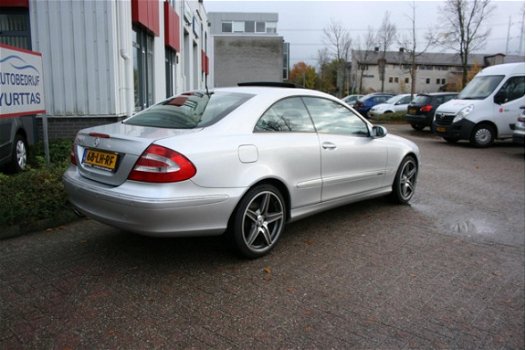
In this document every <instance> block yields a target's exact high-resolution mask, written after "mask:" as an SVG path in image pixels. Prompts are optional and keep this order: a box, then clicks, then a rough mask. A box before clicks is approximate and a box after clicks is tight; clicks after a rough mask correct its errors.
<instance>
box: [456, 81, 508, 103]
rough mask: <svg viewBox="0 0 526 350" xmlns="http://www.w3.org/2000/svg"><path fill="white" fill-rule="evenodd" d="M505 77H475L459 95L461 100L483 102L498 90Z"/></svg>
mask: <svg viewBox="0 0 526 350" xmlns="http://www.w3.org/2000/svg"><path fill="white" fill-rule="evenodd" d="M502 79H504V75H486V76H478V77H475V78H474V79H473V80H472V81H470V82H469V84H468V85H466V87H465V88H464V90H462V92H460V94H459V95H458V97H457V98H458V99H459V100H483V99H485V98H486V97H488V96H489V95H491V93H492V92H493V91H494V90H495V89H496V88H497V86H498V85H499V84H500V82H501V81H502Z"/></svg>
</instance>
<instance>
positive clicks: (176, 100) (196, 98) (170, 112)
mask: <svg viewBox="0 0 526 350" xmlns="http://www.w3.org/2000/svg"><path fill="white" fill-rule="evenodd" d="M253 96H254V95H251V94H244V93H233V92H216V93H209V94H206V93H204V92H191V93H184V94H182V95H179V96H175V97H172V98H169V99H168V100H166V101H163V102H160V103H158V104H156V105H154V106H152V107H150V108H148V109H146V110H144V111H142V112H139V113H137V114H136V115H134V116H132V117H131V118H128V119H126V120H125V121H124V124H130V125H139V126H152V127H157V128H170V129H194V128H202V127H205V126H209V125H212V124H214V123H216V122H217V121H218V120H220V119H221V118H223V117H224V116H226V115H227V114H229V113H230V112H232V111H233V110H234V109H236V108H237V107H239V106H241V105H242V104H243V103H245V102H246V101H248V100H249V99H250V98H252V97H253Z"/></svg>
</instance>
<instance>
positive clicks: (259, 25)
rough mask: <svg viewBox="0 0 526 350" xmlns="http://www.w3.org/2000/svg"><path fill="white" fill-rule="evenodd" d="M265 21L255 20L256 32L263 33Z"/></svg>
mask: <svg viewBox="0 0 526 350" xmlns="http://www.w3.org/2000/svg"><path fill="white" fill-rule="evenodd" d="M265 30H266V28H265V22H256V33H265Z"/></svg>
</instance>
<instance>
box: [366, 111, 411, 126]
mask: <svg viewBox="0 0 526 350" xmlns="http://www.w3.org/2000/svg"><path fill="white" fill-rule="evenodd" d="M405 115H406V112H396V113H384V114H380V115H379V116H377V117H375V118H374V119H371V122H372V123H385V122H402V121H405Z"/></svg>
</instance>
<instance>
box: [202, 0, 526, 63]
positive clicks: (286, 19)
mask: <svg viewBox="0 0 526 350" xmlns="http://www.w3.org/2000/svg"><path fill="white" fill-rule="evenodd" d="M411 4H412V1H350V0H347V1H321V0H318V1H312V0H311V1H306V0H302V1H299V0H296V1H277V0H273V1H268V0H267V1H255V0H249V1H247V0H244V1H222V0H205V1H204V5H205V8H206V11H207V12H277V13H278V14H279V21H278V34H279V35H281V36H283V37H284V39H285V41H287V42H289V43H290V55H291V60H290V62H291V65H292V64H294V63H296V62H298V61H305V62H307V63H309V64H311V65H316V63H317V62H316V53H317V51H318V50H319V49H321V48H323V47H324V46H325V45H324V44H323V28H324V27H327V26H328V25H329V24H330V22H331V19H332V20H334V21H336V22H340V23H341V24H342V25H343V26H345V27H346V28H347V29H348V30H349V32H350V33H351V36H352V37H353V38H357V37H359V36H362V35H363V34H364V33H366V32H367V27H368V26H372V27H373V28H374V29H375V30H376V29H378V27H379V26H380V24H381V22H382V19H383V16H384V14H385V12H386V11H389V13H390V18H391V22H392V23H394V24H395V25H396V27H397V32H398V33H399V34H401V33H405V32H408V30H410V29H411V24H410V21H409V19H408V16H409V15H411V11H412V10H411ZM493 5H494V6H495V10H494V11H493V13H492V15H491V17H490V18H489V19H488V21H487V22H486V27H491V29H492V32H491V37H490V38H489V40H488V41H487V44H486V46H485V48H484V49H482V50H480V52H484V53H492V54H493V53H498V52H502V53H506V43H507V38H508V28H509V32H510V34H509V44H508V54H519V52H518V51H519V42H520V34H521V26H522V21H523V15H524V13H523V10H524V1H522V0H521V1H519V0H517V1H494V2H493ZM441 6H443V2H442V1H417V2H416V18H417V20H416V27H417V30H418V32H419V33H421V34H423V33H425V32H426V30H427V29H428V28H431V29H433V28H436V27H437V24H438V23H439V21H440V10H439V9H440V7H441ZM510 19H511V26H509V22H510ZM422 39H423V38H422ZM395 46H396V45H393V47H392V48H391V50H397V47H395ZM522 47H523V49H522V54H524V45H523V46H522ZM430 51H434V52H441V51H443V49H442V48H438V47H437V48H432V49H431V50H430Z"/></svg>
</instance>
